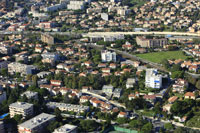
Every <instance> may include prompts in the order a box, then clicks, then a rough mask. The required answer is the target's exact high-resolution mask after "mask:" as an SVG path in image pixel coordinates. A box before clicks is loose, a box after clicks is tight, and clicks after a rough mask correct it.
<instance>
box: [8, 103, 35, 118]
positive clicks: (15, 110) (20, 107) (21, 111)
mask: <svg viewBox="0 0 200 133" xmlns="http://www.w3.org/2000/svg"><path fill="white" fill-rule="evenodd" d="M9 112H10V117H11V118H12V117H14V116H15V115H22V116H23V118H27V116H32V115H33V104H30V103H25V102H16V103H12V104H10V106H9Z"/></svg>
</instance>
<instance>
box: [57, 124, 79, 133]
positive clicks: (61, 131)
mask: <svg viewBox="0 0 200 133" xmlns="http://www.w3.org/2000/svg"><path fill="white" fill-rule="evenodd" d="M77 130H78V127H77V126H74V125H70V124H65V125H64V126H61V127H59V128H57V129H55V130H54V132H53V133H78V131H77Z"/></svg>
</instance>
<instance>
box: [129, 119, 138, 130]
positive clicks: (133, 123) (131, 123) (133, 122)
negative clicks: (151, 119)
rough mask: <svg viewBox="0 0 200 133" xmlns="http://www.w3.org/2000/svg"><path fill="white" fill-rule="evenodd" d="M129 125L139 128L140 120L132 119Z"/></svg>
mask: <svg viewBox="0 0 200 133" xmlns="http://www.w3.org/2000/svg"><path fill="white" fill-rule="evenodd" d="M129 126H130V127H133V128H136V129H137V128H138V127H139V125H138V120H132V121H131V122H130V123H129Z"/></svg>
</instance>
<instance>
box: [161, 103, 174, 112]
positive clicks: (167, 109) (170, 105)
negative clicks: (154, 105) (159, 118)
mask: <svg viewBox="0 0 200 133" xmlns="http://www.w3.org/2000/svg"><path fill="white" fill-rule="evenodd" d="M171 107H172V104H166V105H164V106H163V111H165V112H168V113H170V109H171Z"/></svg>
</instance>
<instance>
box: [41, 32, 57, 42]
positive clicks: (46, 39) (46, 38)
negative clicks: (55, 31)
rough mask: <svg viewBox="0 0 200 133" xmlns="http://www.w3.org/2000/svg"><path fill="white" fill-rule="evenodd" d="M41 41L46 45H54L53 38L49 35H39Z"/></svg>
mask: <svg viewBox="0 0 200 133" xmlns="http://www.w3.org/2000/svg"><path fill="white" fill-rule="evenodd" d="M41 40H42V42H44V43H47V44H54V37H53V36H51V35H49V34H41Z"/></svg>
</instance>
